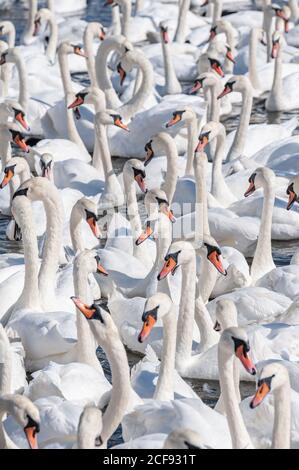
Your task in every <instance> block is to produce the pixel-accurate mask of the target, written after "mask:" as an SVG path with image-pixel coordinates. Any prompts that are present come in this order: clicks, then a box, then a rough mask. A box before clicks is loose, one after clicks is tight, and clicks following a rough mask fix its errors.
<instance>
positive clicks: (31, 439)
mask: <svg viewBox="0 0 299 470" xmlns="http://www.w3.org/2000/svg"><path fill="white" fill-rule="evenodd" d="M24 432H25V435H26V439H27V442H28V444H29V447H30V449H38V442H37V433H38V427H37V426H36V425H33V426H31V425H29V426H26V427H25V428H24Z"/></svg>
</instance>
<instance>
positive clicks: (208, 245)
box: [199, 234, 227, 276]
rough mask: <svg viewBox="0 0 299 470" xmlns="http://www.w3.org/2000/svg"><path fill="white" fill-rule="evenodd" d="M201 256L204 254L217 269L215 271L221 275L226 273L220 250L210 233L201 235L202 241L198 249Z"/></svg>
mask: <svg viewBox="0 0 299 470" xmlns="http://www.w3.org/2000/svg"><path fill="white" fill-rule="evenodd" d="M199 254H200V255H201V256H206V257H207V259H208V260H209V261H210V263H212V265H213V266H214V267H215V268H216V269H217V271H218V272H219V273H220V274H222V275H223V276H226V275H227V271H226V269H224V266H223V263H222V252H221V249H220V247H219V245H218V243H217V242H216V240H215V238H213V237H212V236H211V235H207V234H204V235H203V243H202V246H201V248H200V250H199Z"/></svg>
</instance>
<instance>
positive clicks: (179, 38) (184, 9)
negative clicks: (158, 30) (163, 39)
mask: <svg viewBox="0 0 299 470" xmlns="http://www.w3.org/2000/svg"><path fill="white" fill-rule="evenodd" d="M190 4H191V0H182V2H181V5H180V8H179V18H178V26H177V30H176V33H175V36H174V41H175V42H178V43H179V44H184V42H185V40H186V36H187V14H188V11H189V10H190Z"/></svg>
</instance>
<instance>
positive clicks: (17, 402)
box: [1, 395, 40, 449]
mask: <svg viewBox="0 0 299 470" xmlns="http://www.w3.org/2000/svg"><path fill="white" fill-rule="evenodd" d="M1 399H3V400H4V401H5V403H6V404H7V412H8V413H9V414H11V415H12V416H13V418H14V419H15V420H16V422H17V423H18V424H19V425H20V426H21V427H22V428H23V430H24V433H25V435H26V438H27V442H28V444H29V447H30V448H31V449H38V443H37V433H39V430H40V415H39V411H38V408H37V407H36V406H35V405H34V404H33V403H32V401H30V400H29V398H27V397H25V396H24V395H2V396H1Z"/></svg>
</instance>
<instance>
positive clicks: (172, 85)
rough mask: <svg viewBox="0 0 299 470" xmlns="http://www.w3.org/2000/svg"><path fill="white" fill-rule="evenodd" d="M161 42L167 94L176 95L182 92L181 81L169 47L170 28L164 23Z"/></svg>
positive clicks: (161, 30) (165, 91) (165, 92)
mask: <svg viewBox="0 0 299 470" xmlns="http://www.w3.org/2000/svg"><path fill="white" fill-rule="evenodd" d="M160 35H161V44H162V52H163V60H164V68H165V89H164V94H165V95H176V94H179V93H181V92H182V87H181V84H180V82H179V81H178V79H177V77H176V72H175V69H174V66H173V59H172V57H171V52H170V49H169V35H168V28H167V26H165V25H164V24H163V23H161V24H160Z"/></svg>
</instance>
